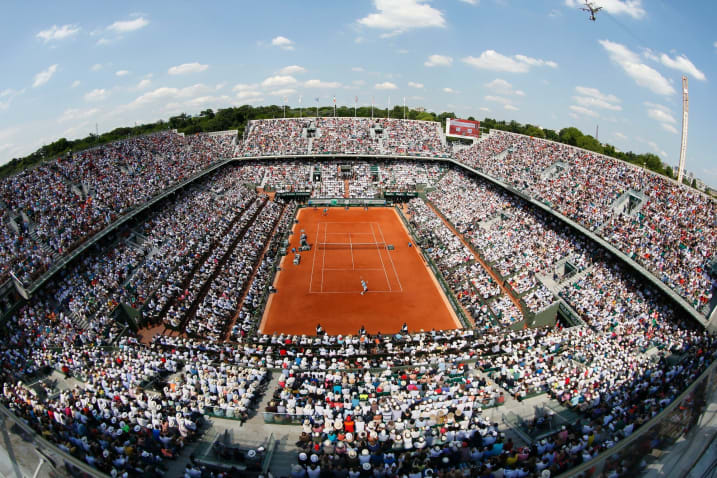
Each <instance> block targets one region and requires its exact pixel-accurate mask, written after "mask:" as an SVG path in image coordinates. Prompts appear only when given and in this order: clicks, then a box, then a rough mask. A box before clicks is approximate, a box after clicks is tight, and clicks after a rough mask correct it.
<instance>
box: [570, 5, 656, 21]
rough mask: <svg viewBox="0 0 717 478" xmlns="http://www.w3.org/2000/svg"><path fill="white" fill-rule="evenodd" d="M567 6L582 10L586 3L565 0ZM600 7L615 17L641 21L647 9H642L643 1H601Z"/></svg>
mask: <svg viewBox="0 0 717 478" xmlns="http://www.w3.org/2000/svg"><path fill="white" fill-rule="evenodd" d="M565 5H566V6H568V7H573V8H582V7H584V6H585V3H584V2H583V1H582V0H565ZM597 5H598V6H600V7H602V8H604V9H605V11H606V12H608V13H612V14H614V15H623V14H624V15H628V16H631V17H632V18H634V19H636V20H639V19H641V18H642V17H644V16H645V9H644V8H642V0H600V2H599V3H597Z"/></svg>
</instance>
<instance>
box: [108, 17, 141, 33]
mask: <svg viewBox="0 0 717 478" xmlns="http://www.w3.org/2000/svg"><path fill="white" fill-rule="evenodd" d="M147 25H149V20H147V19H146V18H144V17H138V18H135V19H134V20H123V21H117V22H114V23H113V24H112V25H110V26H108V27H107V30H109V31H111V32H114V33H127V32H133V31H135V30H139V29H140V28H144V27H146V26H147Z"/></svg>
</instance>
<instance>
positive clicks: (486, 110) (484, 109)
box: [478, 106, 490, 113]
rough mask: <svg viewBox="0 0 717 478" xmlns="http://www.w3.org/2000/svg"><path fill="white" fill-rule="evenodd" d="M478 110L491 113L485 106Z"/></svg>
mask: <svg viewBox="0 0 717 478" xmlns="http://www.w3.org/2000/svg"><path fill="white" fill-rule="evenodd" d="M478 109H479V110H481V111H485V112H486V113H490V108H486V107H485V106H481V107H480V108H478Z"/></svg>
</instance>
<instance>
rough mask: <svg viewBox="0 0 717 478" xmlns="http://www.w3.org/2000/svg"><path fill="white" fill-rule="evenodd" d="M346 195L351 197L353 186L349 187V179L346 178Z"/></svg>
mask: <svg viewBox="0 0 717 478" xmlns="http://www.w3.org/2000/svg"><path fill="white" fill-rule="evenodd" d="M344 197H345V198H350V197H351V188H350V187H349V180H348V179H344Z"/></svg>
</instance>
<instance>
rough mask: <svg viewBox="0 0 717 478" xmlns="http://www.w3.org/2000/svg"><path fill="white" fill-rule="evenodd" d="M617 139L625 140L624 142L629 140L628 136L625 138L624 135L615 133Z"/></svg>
mask: <svg viewBox="0 0 717 478" xmlns="http://www.w3.org/2000/svg"><path fill="white" fill-rule="evenodd" d="M615 137H616V138H618V139H621V140H623V141H624V140H626V139H627V136H625V135H624V134H622V133H621V132H619V131H618V132H616V133H615Z"/></svg>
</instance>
